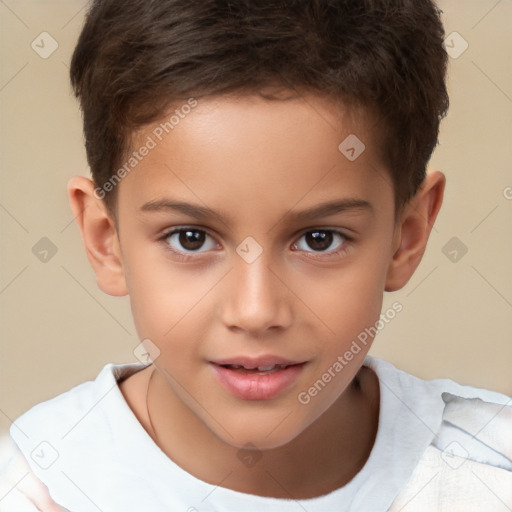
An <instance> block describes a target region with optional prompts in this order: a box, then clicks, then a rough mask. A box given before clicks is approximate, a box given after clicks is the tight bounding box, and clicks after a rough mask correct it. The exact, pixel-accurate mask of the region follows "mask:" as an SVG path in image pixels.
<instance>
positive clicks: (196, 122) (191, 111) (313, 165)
mask: <svg viewBox="0 0 512 512" xmlns="http://www.w3.org/2000/svg"><path fill="white" fill-rule="evenodd" d="M194 101H197V103H196V104H195V106H193V107H192V108H189V107H187V108H184V106H186V105H187V104H188V105H191V104H193V103H191V102H188V103H187V102H183V104H182V105H181V106H180V105H179V104H177V105H174V106H173V109H172V110H171V111H170V112H168V113H167V114H166V115H165V116H163V117H162V119H161V120H158V121H157V122H155V123H153V124H151V125H148V126H146V127H144V129H142V130H141V131H139V132H138V133H137V134H136V135H135V136H134V138H133V143H132V148H131V151H135V152H138V153H139V155H138V160H137V163H136V166H134V168H133V170H130V172H129V173H127V175H126V177H125V178H123V180H122V182H121V183H120V191H118V192H119V203H120V204H119V206H120V207H121V206H122V205H124V206H125V207H130V208H140V207H142V206H143V205H144V204H145V203H147V202H148V201H155V200H159V199H164V198H166V197H171V198H173V199H176V198H179V199H180V200H186V201H194V202H195V203H198V202H201V203H204V204H209V205H210V204H211V205H215V206H216V207H219V208H221V209H224V210H226V213H228V212H227V210H228V209H229V207H230V206H233V207H234V208H239V207H241V206H242V205H245V211H248V208H249V211H252V212H255V211H257V209H258V208H259V209H261V205H262V204H263V205H265V206H266V207H267V210H266V212H262V213H261V214H262V215H264V214H265V213H269V214H270V213H271V212H272V210H273V209H274V208H275V209H279V208H281V209H283V208H284V209H290V208H292V207H294V205H298V204H299V203H300V206H301V207H304V208H307V207H308V206H312V205H313V204H314V203H316V202H318V201H326V200H332V199H336V198H337V197H339V196H342V197H358V198H361V199H364V200H366V201H370V200H371V201H372V202H375V201H376V200H377V201H384V202H386V201H387V202H391V203H392V202H393V194H392V188H391V180H390V178H389V173H388V172H387V171H386V169H384V168H383V165H382V162H381V159H380V156H379V154H380V151H379V147H377V144H376V142H375V141H376V137H375V136H374V133H373V131H372V126H373V123H372V121H373V120H372V118H371V116H370V115H369V114H368V113H367V111H365V110H362V109H358V110H356V109H354V108H350V109H348V108H346V107H345V106H344V105H343V104H340V103H335V102H334V101H332V100H330V99H327V98H323V97H319V96H315V95H303V96H301V97H295V98H292V99H286V100H267V99H264V98H262V97H260V96H257V95H253V96H247V95H246V96H219V97H212V98H199V99H198V100H194ZM144 147H149V148H150V149H149V150H147V151H143V152H144V153H145V156H142V157H141V155H140V153H141V151H139V150H142V148H144ZM132 158H134V157H132ZM377 206H378V205H377ZM276 211H277V210H276Z"/></svg>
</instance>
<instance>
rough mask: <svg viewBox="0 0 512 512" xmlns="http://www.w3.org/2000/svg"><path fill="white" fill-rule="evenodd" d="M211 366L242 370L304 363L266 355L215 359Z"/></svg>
mask: <svg viewBox="0 0 512 512" xmlns="http://www.w3.org/2000/svg"><path fill="white" fill-rule="evenodd" d="M211 362H212V363H213V364H216V365H219V366H227V365H239V366H243V367H244V368H247V369H251V368H258V367H262V366H263V367H266V366H275V365H278V364H279V365H285V366H290V365H294V364H302V363H305V361H297V360H292V359H287V358H284V357H280V356H274V355H266V356H260V357H249V356H239V357H229V358H226V359H216V360H214V361H211Z"/></svg>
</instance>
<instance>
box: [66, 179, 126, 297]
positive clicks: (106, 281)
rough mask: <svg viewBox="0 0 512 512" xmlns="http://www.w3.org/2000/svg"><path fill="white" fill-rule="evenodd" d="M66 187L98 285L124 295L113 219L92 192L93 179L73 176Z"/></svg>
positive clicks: (104, 289)
mask: <svg viewBox="0 0 512 512" xmlns="http://www.w3.org/2000/svg"><path fill="white" fill-rule="evenodd" d="M67 189H68V196H69V201H70V205H71V209H72V211H73V215H74V217H75V220H76V222H77V224H78V227H79V229H80V232H81V234H82V239H83V242H84V246H85V251H86V253H87V258H88V260H89V262H90V264H91V266H92V268H93V269H94V272H95V273H96V280H97V283H98V286H99V288H100V289H101V290H102V291H104V292H105V293H107V294H108V295H114V296H123V295H127V294H128V288H127V286H126V279H125V275H124V268H123V262H122V258H121V250H120V244H119V239H118V235H117V232H116V229H115V222H114V219H113V218H112V216H111V214H110V212H109V211H108V209H107V208H106V206H105V204H104V203H103V201H102V200H101V199H99V198H98V197H97V196H96V195H95V194H94V182H93V181H92V180H90V179H89V178H86V177H84V176H75V177H74V178H71V179H70V180H69V182H68V187H67Z"/></svg>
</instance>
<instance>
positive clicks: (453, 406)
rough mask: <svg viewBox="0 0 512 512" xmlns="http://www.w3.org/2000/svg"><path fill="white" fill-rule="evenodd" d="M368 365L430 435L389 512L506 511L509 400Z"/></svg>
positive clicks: (510, 485)
mask: <svg viewBox="0 0 512 512" xmlns="http://www.w3.org/2000/svg"><path fill="white" fill-rule="evenodd" d="M369 365H370V367H372V368H374V369H375V371H376V373H377V374H378V375H379V380H380V382H381V384H382V385H383V386H390V387H391V388H392V390H393V392H394V393H395V394H396V396H398V397H399V399H400V400H402V401H403V402H404V403H405V409H406V410H413V411H414V414H416V415H419V416H420V418H419V419H420V421H421V422H422V423H424V424H425V425H428V427H429V429H430V430H431V433H430V442H429V443H427V446H426V447H424V448H423V449H422V454H421V457H420V458H419V460H418V462H417V464H416V465H415V469H414V471H413V472H412V473H411V475H410V478H409V480H408V482H407V484H406V485H405V486H404V487H403V488H402V490H401V492H400V494H399V496H398V497H397V499H396V500H395V502H394V503H393V506H392V508H391V511H398V510H402V511H403V512H407V511H408V510H410V511H415V512H423V511H425V512H426V511H431V510H440V511H444V510H446V511H450V512H452V511H458V510H460V511H463V510H479V511H483V512H486V511H489V512H490V511H498V510H504V511H506V510H510V508H507V507H510V505H512V398H510V397H508V396H506V395H503V394H501V393H497V392H494V391H490V390H485V389H480V388H475V387H472V386H463V385H460V384H458V383H456V382H454V381H452V380H449V379H436V380H431V381H425V380H422V379H418V378H416V377H414V376H412V375H409V374H407V373H406V372H403V371H400V370H397V369H396V368H394V367H393V366H392V365H391V364H390V363H386V362H384V361H380V360H375V359H373V358H372V360H371V361H370V363H369ZM427 415H430V416H431V417H430V418H427ZM504 504H506V506H505V505H504Z"/></svg>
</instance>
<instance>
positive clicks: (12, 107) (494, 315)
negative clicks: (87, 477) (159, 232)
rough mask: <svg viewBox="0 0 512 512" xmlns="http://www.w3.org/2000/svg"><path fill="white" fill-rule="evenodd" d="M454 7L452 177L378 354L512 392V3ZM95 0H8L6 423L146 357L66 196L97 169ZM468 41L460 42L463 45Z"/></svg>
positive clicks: (429, 372)
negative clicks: (88, 37) (74, 62)
mask: <svg viewBox="0 0 512 512" xmlns="http://www.w3.org/2000/svg"><path fill="white" fill-rule="evenodd" d="M439 5H440V7H441V9H442V10H443V11H444V14H443V16H444V21H445V28H446V34H447V35H448V34H451V33H452V32H453V31H456V32H458V33H459V34H460V36H461V37H462V38H463V39H464V40H465V41H467V43H468V48H467V49H466V51H464V52H463V53H462V54H461V55H460V56H458V57H457V58H451V59H450V78H449V90H450V95H451V108H450V113H449V115H448V117H447V118H446V119H445V120H444V123H443V125H442V131H441V135H440V146H439V147H438V148H437V149H436V152H435V154H434V157H433V159H432V161H431V166H430V167H431V168H432V169H440V170H442V171H443V172H444V173H445V174H446V176H447V180H448V186H447V191H446V196H445V205H444V208H443V210H442V212H441V214H440V218H439V219H438V222H437V224H436V228H435V231H434V232H433V234H432V237H431V241H430V245H429V247H428V249H427V252H426V254H425V257H424V260H423V262H422V263H421V265H420V267H419V269H418V271H417V273H416V275H415V276H414V277H413V279H412V280H411V281H410V283H409V284H408V285H407V286H406V288H405V289H403V290H401V291H400V292H396V293H393V294H389V295H387V296H386V298H385V305H384V308H386V307H388V306H389V305H390V304H391V303H392V302H394V301H400V302H401V303H402V305H403V308H404V309H403V311H402V312H401V313H400V314H399V315H397V317H396V318H395V319H394V320H393V321H392V322H391V323H390V324H388V325H387V326H386V327H385V329H384V330H383V331H382V332H381V333H380V334H379V336H378V338H377V340H376V342H375V345H374V348H373V349H372V353H373V354H374V355H377V356H379V357H383V358H386V359H388V360H390V361H391V362H393V363H394V364H396V365H397V366H398V367H400V368H403V369H405V370H407V371H408V372H410V373H413V374H415V375H418V376H420V377H422V378H436V377H450V378H453V379H454V380H457V381H459V382H461V383H464V384H473V385H475V386H479V387H486V388H490V389H494V390H498V391H501V392H504V393H507V394H511V395H512V375H511V368H512V336H511V333H512V258H511V256H512V237H511V234H512V229H511V228H512V199H507V197H506V196H508V197H509V198H512V188H507V187H512V173H511V162H512V144H511V134H512V65H511V58H512V39H511V37H510V26H512V2H511V1H510V0H501V1H497V0H489V1H487V0H456V1H454V0H450V1H443V2H440V4H439ZM84 8H85V3H84V2H82V1H71V0H67V1H61V2H47V1H19V2H17V1H12V0H11V1H9V0H5V2H1V3H0V16H1V24H2V26H1V31H0V37H1V48H2V50H1V58H2V68H1V75H0V107H1V114H2V123H1V169H2V176H1V191H0V223H1V232H2V242H3V245H2V252H1V274H0V307H1V315H2V318H1V324H0V325H1V354H0V355H1V359H0V361H1V382H0V384H1V393H2V394H1V396H0V424H1V426H2V427H3V428H6V427H7V426H8V425H9V424H10V423H11V421H12V420H13V419H15V418H16V417H17V416H18V415H19V414H21V413H22V412H23V411H25V410H26V409H28V408H29V407H30V406H32V405H34V404H36V403H37V402H40V401H42V400H45V399H47V398H49V397H51V396H54V395H56V394H58V393H60V392H63V391H65V390H66V389H69V388H70V387H72V386H74V385H76V384H78V383H80V382H83V381H85V380H88V379H92V378H94V377H95V376H96V375H97V373H98V372H99V371H100V369H101V368H102V366H103V365H104V364H105V363H107V362H130V361H135V360H136V359H135V357H134V355H133V353H132V351H133V349H134V348H135V347H136V346H137V345H138V342H139V340H138V339H137V335H136V332H135V329H134V326H133V323H132V320H131V316H130V310H129V302H128V299H127V298H121V299H119V298H113V297H109V296H107V295H105V294H103V293H102V292H101V291H100V290H99V289H98V288H97V286H96V282H95V277H94V274H93V272H92V269H91V268H90V267H89V264H88V261H87V259H86V256H85V253H84V251H83V248H82V242H81V239H80V236H79V232H78V229H77V227H76V226H75V224H74V223H73V218H72V215H71V211H70V209H69V205H68V199H67V196H66V183H67V180H68V178H69V177H71V176H73V175H75V174H83V175H88V168H87V165H86V161H85V155H84V149H83V147H82V134H81V120H80V114H79V111H78V107H77V104H76V103H75V100H74V99H73V97H72V96H71V94H70V86H69V80H68V65H69V60H70V55H71V52H72V50H73V46H74V44H75V41H76V38H77V36H78V33H79V30H80V28H81V24H82V21H83V15H84ZM42 32H48V33H49V34H50V35H51V36H52V37H53V38H54V39H55V40H56V41H57V43H58V48H57V50H56V51H55V52H54V53H52V54H51V55H50V56H49V57H48V58H46V59H43V58H41V57H40V56H39V55H38V53H36V51H34V50H33V49H32V47H31V43H32V41H34V40H35V41H36V43H38V42H39V45H40V46H41V43H40V40H41V37H39V34H41V33H42ZM44 37H47V36H44ZM48 41H49V40H48V39H46V45H45V48H46V50H48V49H49V48H50V46H49V43H48ZM463 44H464V42H463V40H461V39H459V38H457V36H453V35H452V36H451V37H449V38H448V45H449V46H450V47H453V48H451V50H450V51H452V52H460V51H461V49H463ZM40 51H43V49H42V48H41V49H40ZM454 55H455V53H454ZM507 192H508V193H507ZM43 237H47V238H48V239H50V240H51V242H52V243H53V244H54V245H55V247H56V249H57V252H56V254H55V255H54V256H53V257H51V258H48V261H46V262H42V261H40V260H39V259H38V258H37V257H36V255H35V254H34V253H33V252H32V248H33V247H34V245H35V244H37V243H38V241H39V240H40V239H41V238H43ZM453 237H457V238H458V240H459V241H458V242H457V243H459V245H460V243H462V244H464V245H465V246H466V247H467V250H468V252H467V253H466V254H465V255H464V256H462V257H461V256H460V255H461V252H460V250H459V253H458V255H459V258H460V259H459V260H458V261H456V262H452V261H450V259H449V258H448V257H447V256H446V255H445V253H448V255H449V251H450V250H452V248H451V247H450V246H448V249H445V251H444V252H445V253H444V252H443V247H445V245H446V244H447V243H448V241H449V240H450V239H452V238H453Z"/></svg>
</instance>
